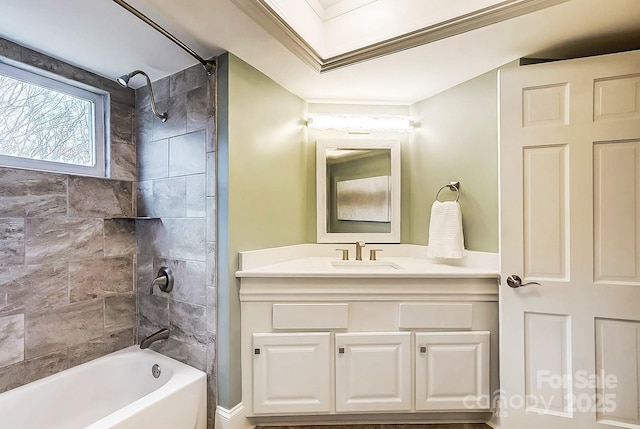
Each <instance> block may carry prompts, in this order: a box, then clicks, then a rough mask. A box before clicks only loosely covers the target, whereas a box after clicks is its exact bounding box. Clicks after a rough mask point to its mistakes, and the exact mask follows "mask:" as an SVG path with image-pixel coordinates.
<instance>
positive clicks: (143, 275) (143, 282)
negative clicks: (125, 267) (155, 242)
mask: <svg viewBox="0 0 640 429" xmlns="http://www.w3.org/2000/svg"><path fill="white" fill-rule="evenodd" d="M135 265H136V292H140V293H149V289H150V285H151V282H152V281H153V277H154V272H153V256H149V255H136V264H135Z"/></svg>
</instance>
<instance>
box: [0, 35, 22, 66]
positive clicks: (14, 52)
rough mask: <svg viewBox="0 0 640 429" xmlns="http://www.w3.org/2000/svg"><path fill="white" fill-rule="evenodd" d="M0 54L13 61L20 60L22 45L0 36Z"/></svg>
mask: <svg viewBox="0 0 640 429" xmlns="http://www.w3.org/2000/svg"><path fill="white" fill-rule="evenodd" d="M0 55H2V56H3V57H5V58H9V59H12V60H15V61H20V62H22V47H21V46H20V45H18V44H17V43H13V42H10V41H9V40H6V39H3V38H1V37H0Z"/></svg>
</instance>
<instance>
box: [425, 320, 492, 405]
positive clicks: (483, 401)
mask: <svg viewBox="0 0 640 429" xmlns="http://www.w3.org/2000/svg"><path fill="white" fill-rule="evenodd" d="M416 349H417V350H416V351H417V354H416V410H418V411H426V410H480V409H483V410H484V409H489V408H490V404H489V332H485V331H482V332H446V333H445V332H433V333H431V332H430V333H416Z"/></svg>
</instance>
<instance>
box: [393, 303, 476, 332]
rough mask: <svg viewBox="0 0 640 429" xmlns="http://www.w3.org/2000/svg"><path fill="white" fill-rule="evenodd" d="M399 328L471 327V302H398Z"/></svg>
mask: <svg viewBox="0 0 640 429" xmlns="http://www.w3.org/2000/svg"><path fill="white" fill-rule="evenodd" d="M399 314H400V316H399V319H400V320H399V322H398V325H399V327H400V328H401V329H471V327H472V324H473V305H472V304H470V303H469V304H446V303H432V304H427V303H423V304H400V311H399Z"/></svg>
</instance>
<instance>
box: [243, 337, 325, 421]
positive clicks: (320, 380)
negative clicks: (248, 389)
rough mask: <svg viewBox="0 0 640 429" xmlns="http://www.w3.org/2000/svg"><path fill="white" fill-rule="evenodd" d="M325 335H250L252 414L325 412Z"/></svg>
mask: <svg viewBox="0 0 640 429" xmlns="http://www.w3.org/2000/svg"><path fill="white" fill-rule="evenodd" d="M329 338H330V334H329V333H328V332H320V333H304V334H297V333H292V334H253V412H254V413H255V414H282V413H309V412H315V413H328V412H329V411H330V409H331V402H330V391H331V361H330V357H331V355H330V352H329V347H330V345H329Z"/></svg>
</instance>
